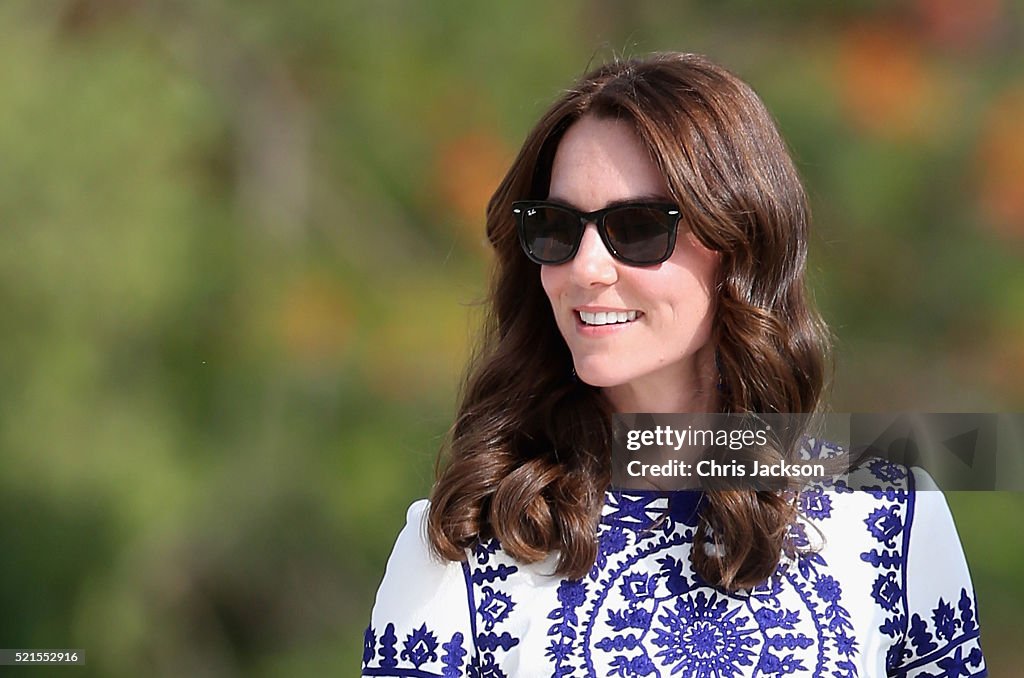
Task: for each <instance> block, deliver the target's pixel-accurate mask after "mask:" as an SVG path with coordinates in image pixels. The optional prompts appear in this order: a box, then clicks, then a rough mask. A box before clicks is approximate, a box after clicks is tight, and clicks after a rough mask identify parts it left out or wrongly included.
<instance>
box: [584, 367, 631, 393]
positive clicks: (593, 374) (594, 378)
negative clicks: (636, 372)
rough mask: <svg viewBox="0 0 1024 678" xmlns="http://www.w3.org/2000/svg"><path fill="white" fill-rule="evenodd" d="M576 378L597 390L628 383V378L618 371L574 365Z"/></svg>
mask: <svg viewBox="0 0 1024 678" xmlns="http://www.w3.org/2000/svg"><path fill="white" fill-rule="evenodd" d="M576 376H577V377H578V378H579V380H580V381H582V382H583V383H584V384H589V385H590V386H595V387H597V388H610V387H612V386H619V385H621V384H624V383H626V382H627V381H629V378H628V377H627V376H626V375H625V374H623V373H622V372H621V371H619V370H613V369H607V368H601V367H595V366H587V365H576Z"/></svg>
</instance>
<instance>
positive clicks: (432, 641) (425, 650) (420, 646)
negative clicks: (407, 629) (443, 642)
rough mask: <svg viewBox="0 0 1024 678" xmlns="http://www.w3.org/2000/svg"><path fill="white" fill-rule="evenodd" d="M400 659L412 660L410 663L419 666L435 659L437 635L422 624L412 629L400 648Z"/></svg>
mask: <svg viewBox="0 0 1024 678" xmlns="http://www.w3.org/2000/svg"><path fill="white" fill-rule="evenodd" d="M401 657H402V659H406V660H408V661H410V662H412V665H413V666H415V667H416V668H419V667H421V666H423V665H424V664H426V663H427V662H428V661H435V662H436V661H437V636H435V635H434V634H433V633H431V632H430V631H428V630H427V625H426V624H423V625H422V626H420V627H419V628H418V629H416V630H415V631H413V632H412V633H410V634H409V635H408V637H406V639H405V649H403V650H402V655H401Z"/></svg>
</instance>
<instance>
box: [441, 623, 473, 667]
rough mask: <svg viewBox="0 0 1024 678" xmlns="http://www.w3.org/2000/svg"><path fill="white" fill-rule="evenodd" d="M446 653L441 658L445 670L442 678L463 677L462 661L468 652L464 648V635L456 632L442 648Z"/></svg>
mask: <svg viewBox="0 0 1024 678" xmlns="http://www.w3.org/2000/svg"><path fill="white" fill-rule="evenodd" d="M441 649H443V650H444V651H445V654H444V656H443V657H441V663H442V664H443V665H444V669H443V670H442V671H441V676H442V678H458V676H460V675H462V659H463V657H465V656H466V654H467V652H466V650H464V649H463V648H462V634H461V633H458V632H456V633H455V635H453V636H452V639H451V640H450V641H449V642H447V643H445V644H444V645H442V646H441Z"/></svg>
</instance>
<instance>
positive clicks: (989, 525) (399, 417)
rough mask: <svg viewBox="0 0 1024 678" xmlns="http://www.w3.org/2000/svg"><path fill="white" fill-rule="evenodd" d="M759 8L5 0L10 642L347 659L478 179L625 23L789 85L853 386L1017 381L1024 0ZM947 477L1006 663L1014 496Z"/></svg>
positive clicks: (414, 450) (481, 278)
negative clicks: (958, 489) (969, 487)
mask: <svg viewBox="0 0 1024 678" xmlns="http://www.w3.org/2000/svg"><path fill="white" fill-rule="evenodd" d="M770 7H771V8H770V9H769V5H768V4H757V3H753V4H752V3H749V2H740V1H738V0H729V1H728V2H716V3H711V2H685V3H657V2H652V1H644V2H634V3H618V2H612V1H611V0H602V1H599V2H589V3H583V2H579V1H573V2H565V3H541V2H539V1H537V0H523V1H522V2H517V3H460V2H424V3H415V2H405V1H402V0H381V1H380V2H366V3H355V2H345V3H335V2H319V1H317V0H302V1H298V2H289V3H272V2H267V1H261V2H252V1H247V2H241V1H240V0H215V1H211V0H162V1H161V0H39V1H36V2H17V1H15V2H7V3H3V4H0V309H2V311H3V315H2V317H3V331H2V332H0V402H2V403H3V406H2V407H0V462H2V472H0V545H2V546H0V548H2V556H0V610H2V611H3V614H2V615H0V646H3V647H8V648H14V647H35V648H45V647H80V648H84V649H86V651H87V653H88V665H87V666H86V667H85V668H84V669H81V670H79V671H78V672H77V673H76V675H96V676H136V675H140V674H146V675H193V676H206V675H209V676H214V675H250V676H272V675H273V676H277V675H288V676H304V675H320V674H322V673H325V672H330V673H332V674H333V673H336V672H338V671H340V672H341V673H342V674H347V673H350V672H351V673H354V672H355V670H356V669H355V667H356V666H357V665H358V661H359V656H360V641H361V637H362V629H363V626H364V624H365V622H366V620H367V619H368V615H369V610H370V605H371V603H372V599H373V593H374V590H375V588H376V585H377V583H378V581H379V578H380V576H381V574H382V572H383V566H384V561H385V558H386V556H387V553H388V552H389V549H390V546H391V543H392V540H393V539H394V535H395V534H396V533H397V531H398V529H399V528H400V526H401V524H402V523H403V521H404V511H405V507H406V506H407V505H408V503H409V502H410V501H412V500H413V499H414V498H416V497H419V496H423V495H425V494H426V492H427V490H428V488H429V486H430V482H431V478H432V472H433V471H432V465H433V458H434V455H435V452H436V450H437V448H438V446H439V444H440V441H441V439H442V437H443V435H444V432H445V430H446V429H447V426H448V425H449V423H450V419H451V416H452V411H453V407H454V397H455V395H454V394H455V388H456V385H457V381H458V377H459V374H460V372H461V369H462V365H463V363H464V361H465V359H466V356H467V354H468V349H469V346H470V344H471V341H472V338H473V331H474V327H475V326H476V324H477V322H478V320H479V314H478V313H477V311H475V310H474V309H475V308H476V306H475V304H476V302H477V301H479V299H480V298H481V297H482V295H483V290H484V284H485V279H486V271H487V267H488V257H489V255H488V253H487V251H486V248H485V247H484V244H483V223H482V222H483V208H484V205H485V204H486V201H487V199H488V197H489V195H490V193H491V191H493V189H494V187H495V186H496V184H497V182H498V180H499V179H500V177H501V175H502V172H503V171H504V169H505V168H506V167H507V165H508V163H509V162H510V161H511V159H512V157H513V155H514V152H515V150H516V148H517V145H518V144H519V142H520V141H521V139H522V138H523V136H524V135H525V133H526V131H527V130H528V129H529V127H530V126H531V125H532V124H533V122H534V121H535V120H536V118H537V117H538V116H539V114H540V113H541V111H542V110H543V109H544V107H545V106H546V105H547V104H548V103H549V102H550V100H551V99H553V97H554V96H555V95H556V93H557V92H558V91H559V89H560V88H563V87H566V86H568V85H569V84H570V83H571V81H572V79H573V78H574V77H575V76H577V75H579V74H581V73H582V72H583V71H584V70H586V68H587V67H588V66H589V65H592V64H594V63H598V62H601V61H603V60H606V59H608V58H611V57H613V56H614V55H621V54H626V55H631V54H639V53H645V52H649V51H653V50H657V49H683V50H687V51H696V52H704V53H707V54H709V55H711V56H712V57H713V58H716V59H717V60H719V61H721V62H723V63H725V64H727V65H729V66H730V67H731V68H732V69H733V70H735V71H736V72H737V73H739V74H740V75H741V76H742V77H744V78H745V79H746V80H748V81H749V82H750V83H751V84H753V86H754V87H755V89H757V90H758V91H759V92H760V93H761V94H762V96H763V97H764V99H765V100H766V102H767V103H768V105H769V108H771V109H772V111H773V112H774V113H775V114H776V116H777V117H778V120H779V124H780V126H781V128H782V130H783V133H784V135H785V136H786V138H787V139H788V141H789V142H790V144H791V146H792V149H793V152H794V155H795V157H796V159H797V162H798V165H799V167H800V169H801V171H802V172H803V174H804V176H805V178H806V181H807V185H808V188H809V190H810V193H811V196H812V201H813V208H814V211H815V215H816V228H817V236H816V241H815V243H814V249H813V254H812V262H811V269H812V270H811V276H812V282H813V288H814V291H815V294H816V296H817V299H818V301H819V303H820V305H821V306H822V308H823V311H824V313H825V315H826V317H827V318H828V320H829V322H830V323H831V325H832V327H833V330H834V332H835V334H836V337H837V372H836V376H835V386H834V389H833V409H834V410H836V411H880V410H890V409H916V410H932V411H971V410H974V411H1014V410H1016V411H1020V410H1021V409H1022V405H1024V266H1022V265H1021V263H1022V256H1024V134H1022V130H1021V123H1020V121H1021V120H1024V50H1022V48H1021V43H1020V40H1019V38H1020V35H1021V32H1022V23H1021V22H1022V7H1021V6H1020V4H1019V3H1018V2H1016V1H1015V0H983V1H979V2H971V3H968V2H958V1H957V0H915V1H914V2H907V3H880V2H873V1H868V0H864V1H858V2H850V3H844V4H841V5H836V4H833V3H828V4H823V3H817V2H810V1H797V0H793V1H790V2H783V3H772V4H771V6H770ZM950 503H951V506H952V507H953V509H954V512H955V515H956V517H957V519H958V522H959V524H960V529H961V532H962V538H963V542H964V545H965V548H966V550H967V553H968V558H969V560H970V563H971V566H972V570H973V573H974V578H975V583H976V587H977V591H978V596H979V601H980V602H979V605H980V611H981V615H982V621H983V630H984V631H985V635H984V638H983V639H984V642H985V648H986V651H987V654H988V655H989V661H990V668H991V669H992V673H993V675H1011V674H1012V669H1011V668H1010V667H1013V666H1017V665H1019V664H1020V663H1021V661H1022V660H1024V657H1022V655H1021V648H1020V643H1019V631H1018V629H1019V621H1018V620H1019V617H1020V614H1021V612H1022V611H1024V583H1022V581H1021V579H1020V576H1019V570H1020V564H1021V563H1022V562H1024V544H1022V542H1021V539H1020V536H1019V530H1018V529H1017V525H1018V523H1019V522H1020V521H1021V519H1022V518H1024V498H1022V497H1021V496H1020V495H998V494H993V493H987V494H986V493H976V494H962V495H955V496H951V497H950ZM345 667H351V671H350V669H348V668H345Z"/></svg>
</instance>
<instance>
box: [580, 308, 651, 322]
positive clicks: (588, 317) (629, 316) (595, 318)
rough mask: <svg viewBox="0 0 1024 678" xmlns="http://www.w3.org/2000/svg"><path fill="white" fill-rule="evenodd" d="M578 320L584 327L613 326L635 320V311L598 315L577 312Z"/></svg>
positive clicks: (605, 312)
mask: <svg viewBox="0 0 1024 678" xmlns="http://www.w3.org/2000/svg"><path fill="white" fill-rule="evenodd" d="M579 314H580V320H582V321H583V323H584V324H586V325H615V324H618V323H628V322H632V321H634V320H636V314H637V312H636V311H601V312H599V313H589V312H587V311H579Z"/></svg>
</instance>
